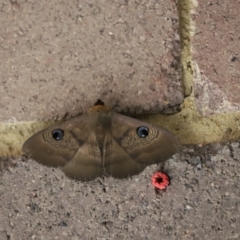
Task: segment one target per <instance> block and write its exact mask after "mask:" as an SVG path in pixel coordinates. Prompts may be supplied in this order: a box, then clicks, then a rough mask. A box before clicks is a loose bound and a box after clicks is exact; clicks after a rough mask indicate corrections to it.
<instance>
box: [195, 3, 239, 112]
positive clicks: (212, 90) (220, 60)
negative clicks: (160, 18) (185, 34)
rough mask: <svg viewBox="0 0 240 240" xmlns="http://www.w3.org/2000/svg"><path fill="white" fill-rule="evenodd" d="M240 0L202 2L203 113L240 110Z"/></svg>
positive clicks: (198, 45) (199, 64) (198, 67)
mask: <svg viewBox="0 0 240 240" xmlns="http://www.w3.org/2000/svg"><path fill="white" fill-rule="evenodd" d="M239 12H240V1H232V0H223V1H217V0H214V1H208V0H201V1H198V7H197V8H196V9H195V13H194V14H193V15H192V20H193V22H194V25H195V35H194V37H193V38H192V51H193V61H194V64H195V66H194V67H195V73H194V94H195V100H196V105H197V109H198V111H199V112H200V113H201V114H202V115H203V116H208V115H211V114H216V113H227V112H235V111H239V110H240V52H239V49H240V17H239Z"/></svg>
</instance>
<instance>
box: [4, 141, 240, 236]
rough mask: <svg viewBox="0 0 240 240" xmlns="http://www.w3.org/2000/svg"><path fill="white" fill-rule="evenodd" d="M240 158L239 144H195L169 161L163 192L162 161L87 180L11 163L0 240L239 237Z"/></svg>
mask: <svg viewBox="0 0 240 240" xmlns="http://www.w3.org/2000/svg"><path fill="white" fill-rule="evenodd" d="M239 160H240V144H239V142H233V143H231V144H226V145H220V144H213V145H207V146H204V147H189V148H187V149H185V150H184V151H183V153H182V154H181V156H180V155H179V154H177V155H175V156H174V158H171V159H169V160H168V161H167V162H166V164H165V166H164V168H163V169H164V170H165V171H166V172H167V173H168V174H169V176H170V177H171V185H170V186H169V187H168V188H167V189H166V190H165V191H162V192H160V193H159V194H156V192H155V190H154V188H153V186H152V185H151V181H150V179H151V175H152V174H153V173H154V172H155V171H156V170H157V169H158V168H157V166H156V165H153V166H150V167H148V168H147V169H146V170H145V171H144V172H142V173H141V174H139V175H137V176H134V177H132V178H129V179H126V180H118V179H113V178H105V179H97V180H95V181H91V182H87V183H84V182H76V181H73V180H70V179H68V178H67V177H66V176H65V175H64V174H63V173H62V172H61V170H60V169H52V168H47V167H44V166H42V165H40V164H38V163H36V162H34V161H31V160H28V161H24V162H23V161H20V159H17V160H12V164H9V162H8V164H7V165H8V166H5V172H4V174H3V175H2V177H1V181H0V239H1V240H10V239H11V240H15V239H16V240H18V239H24V240H25V239H36V240H38V239H44V240H48V239H49V240H52V239H71V240H77V239H84V240H85V239H86V240H89V239H93V240H95V239H96V240H100V239H101V240H104V239H108V240H112V239H134V240H148V239H149V240H158V239H164V240H175V239H176V240H181V239H191V240H192V239H194V240H203V239H208V240H227V239H236V240H237V239H239V238H240V217H239V207H240V205H239V203H240V188H239V184H238V183H239V181H240V177H239V167H240V161H239ZM5 163H6V162H5ZM13 164H15V166H13Z"/></svg>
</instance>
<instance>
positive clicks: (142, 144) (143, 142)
mask: <svg viewBox="0 0 240 240" xmlns="http://www.w3.org/2000/svg"><path fill="white" fill-rule="evenodd" d="M139 127H146V128H147V129H148V135H147V136H146V137H139V135H138V133H137V131H138V129H139ZM111 136H112V138H113V139H114V140H115V141H116V142H117V143H118V145H119V146H121V148H122V149H123V150H124V151H125V152H126V153H127V154H128V155H129V156H130V157H131V158H132V159H133V160H134V161H136V162H138V163H141V164H145V165H150V164H153V163H159V162H162V161H164V160H167V159H168V158H169V157H171V156H172V155H173V154H175V153H176V152H178V151H179V150H180V148H181V143H180V141H179V140H178V139H177V137H176V136H174V135H173V134H172V133H170V132H168V131H167V130H165V129H162V128H159V127H156V126H154V125H151V124H148V123H145V122H142V121H140V120H137V119H134V118H131V117H127V116H124V115H121V114H117V113H113V112H111Z"/></svg>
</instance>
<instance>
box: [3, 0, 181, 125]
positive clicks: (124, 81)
mask: <svg viewBox="0 0 240 240" xmlns="http://www.w3.org/2000/svg"><path fill="white" fill-rule="evenodd" d="M0 7H1V14H0V22H1V26H0V58H1V61H0V71H1V78H0V95H1V102H0V121H1V122H8V121H11V120H12V119H14V120H15V121H16V122H18V121H31V120H36V119H38V120H39V119H41V120H42V119H44V120H46V119H53V118H55V117H59V118H61V117H62V116H64V115H65V114H66V113H69V114H71V115H76V114H78V113H82V112H85V111H86V110H87V109H88V108H89V107H90V106H92V104H93V103H94V102H95V101H96V100H97V99H98V98H101V99H102V100H103V101H104V102H105V103H106V104H108V105H110V107H113V108H115V109H116V110H117V111H124V112H131V113H144V112H145V113H150V112H160V111H162V110H164V109H166V108H169V107H173V106H175V105H179V104H181V103H182V101H183V87H182V84H181V77H182V72H181V63H180V53H181V49H180V38H179V34H178V32H179V31H178V30H179V24H178V23H179V20H178V12H177V7H176V3H175V2H174V1H167V2H166V1H157V2H156V1H148V0H147V1H119V0H115V1H112V0H100V1H91V0H87V1H75V0H63V1H58V0H49V1H23V0H19V1H5V2H4V4H1V6H0Z"/></svg>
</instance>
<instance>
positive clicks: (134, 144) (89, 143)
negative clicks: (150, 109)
mask: <svg viewBox="0 0 240 240" xmlns="http://www.w3.org/2000/svg"><path fill="white" fill-rule="evenodd" d="M180 147H181V144H180V142H179V140H178V139H177V138H176V137H175V136H174V135H173V134H172V133H170V132H168V131H167V130H165V129H162V128H159V127H156V126H153V125H151V124H148V123H145V122H142V121H139V120H137V119H134V118H131V117H127V116H124V115H121V114H118V113H115V112H113V111H111V110H110V109H109V108H108V107H106V106H104V103H103V102H102V101H101V100H98V101H97V102H96V103H95V106H93V107H92V108H90V109H89V111H88V112H87V113H86V114H83V115H81V116H78V117H75V118H72V119H70V120H67V121H65V122H63V123H60V124H58V125H54V126H52V127H49V128H46V129H44V130H42V131H40V132H38V133H36V134H35V135H33V136H32V137H30V138H29V139H28V140H27V141H26V142H25V143H24V145H23V152H24V153H25V154H26V155H28V156H29V157H31V158H33V159H35V160H36V161H37V162H39V163H42V164H44V165H47V166H53V167H57V166H59V167H61V169H62V171H63V172H64V173H65V174H66V175H67V176H69V177H72V178H75V179H80V180H91V179H94V178H96V177H99V176H102V175H107V176H109V175H110V176H113V177H116V178H125V177H128V176H130V175H134V174H138V173H139V172H141V171H142V170H144V168H145V167H146V166H147V165H150V164H154V163H159V162H162V161H164V160H166V159H168V158H169V157H171V156H172V155H173V154H174V153H176V152H177V151H179V149H180Z"/></svg>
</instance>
